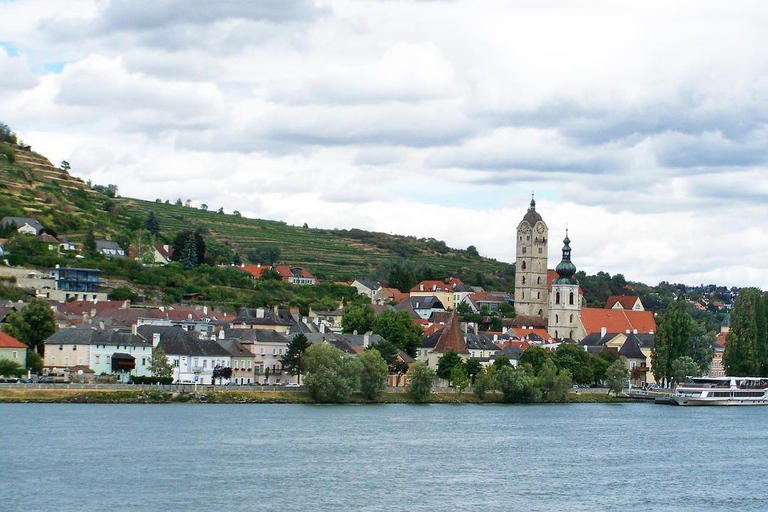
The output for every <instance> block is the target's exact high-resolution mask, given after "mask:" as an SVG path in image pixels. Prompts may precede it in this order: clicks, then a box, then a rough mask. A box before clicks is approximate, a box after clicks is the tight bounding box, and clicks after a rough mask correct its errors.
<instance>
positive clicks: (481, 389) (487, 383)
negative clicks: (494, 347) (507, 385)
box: [472, 365, 496, 400]
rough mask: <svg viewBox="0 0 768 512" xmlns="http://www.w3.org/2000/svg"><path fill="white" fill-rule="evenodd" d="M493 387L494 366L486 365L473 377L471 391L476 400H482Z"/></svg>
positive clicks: (494, 377) (494, 381) (494, 383)
mask: <svg viewBox="0 0 768 512" xmlns="http://www.w3.org/2000/svg"><path fill="white" fill-rule="evenodd" d="M494 389H496V367H495V366H494V365H488V366H486V367H485V368H483V370H482V371H481V372H480V373H478V374H477V376H476V377H475V382H474V384H472V391H473V392H474V393H475V396H476V397H477V399H478V400H484V399H485V395H486V394H487V393H488V392H490V391H493V390H494Z"/></svg>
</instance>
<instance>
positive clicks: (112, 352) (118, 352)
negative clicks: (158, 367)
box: [44, 325, 152, 382]
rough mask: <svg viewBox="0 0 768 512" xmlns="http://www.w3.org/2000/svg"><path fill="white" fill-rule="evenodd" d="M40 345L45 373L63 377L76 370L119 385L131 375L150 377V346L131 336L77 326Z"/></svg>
mask: <svg viewBox="0 0 768 512" xmlns="http://www.w3.org/2000/svg"><path fill="white" fill-rule="evenodd" d="M44 343H45V359H44V364H45V368H46V370H48V372H49V373H57V374H59V373H67V372H65V371H64V370H65V369H67V368H68V369H70V370H71V369H72V368H75V367H80V368H81V369H83V368H87V369H89V370H91V371H92V372H93V373H94V374H95V375H102V374H106V375H116V376H117V377H118V379H119V380H120V381H122V382H127V381H128V380H130V376H131V375H136V376H139V377H148V376H150V371H149V364H150V359H151V358H152V345H151V344H149V343H148V342H147V340H146V338H144V337H142V336H139V335H137V334H136V333H134V332H123V331H113V330H111V329H99V328H97V327H95V326H92V325H81V326H77V327H71V328H68V329H59V330H58V331H56V332H55V333H54V334H53V335H52V336H51V337H50V338H48V339H47V340H45V342H44ZM69 373H72V372H69Z"/></svg>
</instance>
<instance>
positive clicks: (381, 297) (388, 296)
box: [373, 287, 410, 305]
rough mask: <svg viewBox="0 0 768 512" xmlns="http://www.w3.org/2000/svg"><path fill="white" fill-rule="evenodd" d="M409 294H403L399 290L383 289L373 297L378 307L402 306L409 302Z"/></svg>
mask: <svg viewBox="0 0 768 512" xmlns="http://www.w3.org/2000/svg"><path fill="white" fill-rule="evenodd" d="M409 297H410V295H409V294H407V293H403V292H401V291H400V290H398V289H397V288H386V287H382V288H380V289H379V291H377V292H376V293H375V294H374V296H373V303H374V304H378V305H387V304H400V303H401V302H404V301H407V300H408V298H409Z"/></svg>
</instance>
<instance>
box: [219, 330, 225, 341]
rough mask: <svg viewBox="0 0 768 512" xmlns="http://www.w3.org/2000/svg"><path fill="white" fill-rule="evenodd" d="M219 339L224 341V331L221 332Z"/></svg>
mask: <svg viewBox="0 0 768 512" xmlns="http://www.w3.org/2000/svg"><path fill="white" fill-rule="evenodd" d="M219 339H220V340H223V339H224V329H222V330H220V331H219Z"/></svg>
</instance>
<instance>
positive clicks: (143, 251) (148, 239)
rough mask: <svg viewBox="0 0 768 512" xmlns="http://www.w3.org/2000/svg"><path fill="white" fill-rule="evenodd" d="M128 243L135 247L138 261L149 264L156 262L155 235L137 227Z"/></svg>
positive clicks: (134, 250)
mask: <svg viewBox="0 0 768 512" xmlns="http://www.w3.org/2000/svg"><path fill="white" fill-rule="evenodd" d="M128 245H130V246H131V248H132V249H133V252H134V255H135V257H136V260H137V261H139V262H141V263H144V264H147V265H149V264H152V263H154V262H155V247H154V245H155V235H153V234H151V233H149V234H147V232H146V231H144V230H143V229H137V230H136V231H135V232H134V233H133V236H132V237H131V239H130V241H129V242H128Z"/></svg>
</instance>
